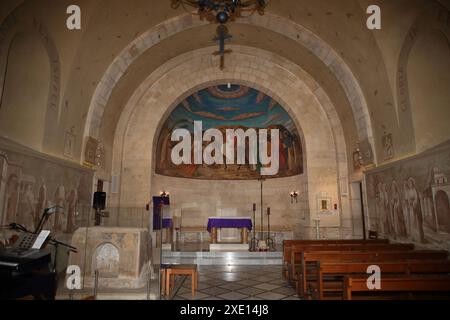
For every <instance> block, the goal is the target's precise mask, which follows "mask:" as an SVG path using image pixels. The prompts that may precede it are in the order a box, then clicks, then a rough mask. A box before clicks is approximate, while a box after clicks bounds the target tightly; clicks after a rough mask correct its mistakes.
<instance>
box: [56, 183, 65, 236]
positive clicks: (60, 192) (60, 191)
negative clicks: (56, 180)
mask: <svg viewBox="0 0 450 320" xmlns="http://www.w3.org/2000/svg"><path fill="white" fill-rule="evenodd" d="M65 200H66V189H65V188H64V186H63V185H60V186H58V187H57V188H56V191H55V195H54V202H55V205H56V206H59V207H62V208H65V205H64V204H65V203H64V202H65ZM54 216H55V218H54V223H53V230H54V231H62V230H63V226H64V220H65V218H64V215H62V214H55V215H54Z"/></svg>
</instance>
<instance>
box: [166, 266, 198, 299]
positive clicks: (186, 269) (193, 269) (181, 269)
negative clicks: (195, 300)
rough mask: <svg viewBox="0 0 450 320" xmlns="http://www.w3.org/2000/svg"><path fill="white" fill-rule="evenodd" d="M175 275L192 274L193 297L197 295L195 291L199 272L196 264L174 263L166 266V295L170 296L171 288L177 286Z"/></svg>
mask: <svg viewBox="0 0 450 320" xmlns="http://www.w3.org/2000/svg"><path fill="white" fill-rule="evenodd" d="M175 276H190V277H191V288H192V297H195V291H196V290H197V285H198V273H197V265H196V264H180V265H172V266H170V267H167V268H166V275H165V281H166V282H165V289H166V296H168V297H169V296H170V290H171V289H173V287H174V286H175Z"/></svg>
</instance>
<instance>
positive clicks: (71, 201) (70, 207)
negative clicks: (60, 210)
mask: <svg viewBox="0 0 450 320" xmlns="http://www.w3.org/2000/svg"><path fill="white" fill-rule="evenodd" d="M66 201H67V225H66V233H72V232H74V231H75V214H76V210H77V204H78V192H77V189H75V188H73V189H72V190H70V192H69V193H68V194H67V196H66Z"/></svg>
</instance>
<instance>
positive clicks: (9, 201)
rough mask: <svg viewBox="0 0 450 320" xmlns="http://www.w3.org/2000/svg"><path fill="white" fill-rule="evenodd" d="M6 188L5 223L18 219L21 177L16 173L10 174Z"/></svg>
mask: <svg viewBox="0 0 450 320" xmlns="http://www.w3.org/2000/svg"><path fill="white" fill-rule="evenodd" d="M6 188H7V192H6V215H5V218H4V222H5V224H7V223H12V222H14V220H15V219H16V212H17V205H18V201H19V178H18V177H17V176H16V175H15V174H13V175H11V176H9V179H8V183H7V187H6Z"/></svg>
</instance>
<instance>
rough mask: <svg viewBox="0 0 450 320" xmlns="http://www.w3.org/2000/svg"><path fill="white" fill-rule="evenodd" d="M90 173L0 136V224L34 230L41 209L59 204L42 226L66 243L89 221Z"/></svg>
mask: <svg viewBox="0 0 450 320" xmlns="http://www.w3.org/2000/svg"><path fill="white" fill-rule="evenodd" d="M93 175H94V174H93V171H91V170H89V169H86V168H83V167H81V166H79V165H77V164H73V163H69V162H66V161H63V160H58V159H55V158H52V157H49V156H47V155H43V154H41V153H38V152H35V151H31V150H28V149H26V148H23V147H21V146H19V145H17V144H16V143H13V142H11V141H7V140H5V139H0V224H1V225H8V224H10V223H13V222H16V223H19V224H22V225H24V226H25V227H26V228H27V229H28V230H30V231H34V229H35V228H36V226H37V224H38V222H39V219H40V218H41V216H42V213H43V210H44V209H45V208H47V207H50V206H53V205H59V206H61V207H64V209H63V210H60V212H59V213H57V214H54V215H52V216H51V217H50V219H49V220H48V222H47V223H46V225H45V226H44V229H46V230H51V231H52V235H53V236H54V237H55V238H57V239H58V240H60V241H63V242H70V238H71V236H72V234H73V232H75V230H76V229H77V228H79V227H81V226H84V225H87V224H88V223H89V222H88V217H89V214H90V213H91V209H90V208H91V198H92V188H93ZM4 237H6V235H4ZM60 257H61V259H63V257H64V256H62V255H61V256H60ZM65 258H67V256H66V257H65ZM61 267H62V265H61ZM58 269H59V270H61V269H63V268H60V267H58Z"/></svg>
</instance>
